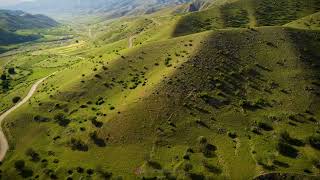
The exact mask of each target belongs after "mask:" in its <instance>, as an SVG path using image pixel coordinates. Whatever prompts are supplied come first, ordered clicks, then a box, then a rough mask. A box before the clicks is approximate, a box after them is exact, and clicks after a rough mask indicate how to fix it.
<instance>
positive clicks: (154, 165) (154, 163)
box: [147, 160, 162, 170]
mask: <svg viewBox="0 0 320 180" xmlns="http://www.w3.org/2000/svg"><path fill="white" fill-rule="evenodd" d="M147 165H148V166H149V167H151V168H153V169H157V170H160V169H162V166H161V164H160V163H158V162H157V161H154V160H148V161H147Z"/></svg>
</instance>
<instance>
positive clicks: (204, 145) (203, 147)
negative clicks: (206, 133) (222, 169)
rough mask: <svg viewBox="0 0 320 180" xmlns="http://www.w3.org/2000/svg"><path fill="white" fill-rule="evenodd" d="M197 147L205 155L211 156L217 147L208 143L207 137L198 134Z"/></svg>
mask: <svg viewBox="0 0 320 180" xmlns="http://www.w3.org/2000/svg"><path fill="white" fill-rule="evenodd" d="M198 147H199V151H200V152H202V153H203V155H204V156H205V157H207V158H212V157H214V156H215V153H214V151H216V150H217V147H216V146H214V145H212V144H209V143H208V140H207V138H205V137H203V136H200V137H199V138H198Z"/></svg>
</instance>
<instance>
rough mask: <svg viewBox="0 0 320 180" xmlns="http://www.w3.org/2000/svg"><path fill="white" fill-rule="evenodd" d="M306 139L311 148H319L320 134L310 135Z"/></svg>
mask: <svg viewBox="0 0 320 180" xmlns="http://www.w3.org/2000/svg"><path fill="white" fill-rule="evenodd" d="M308 141H309V143H310V145H311V146H312V147H313V148H315V149H318V150H320V135H315V136H310V137H309V138H308Z"/></svg>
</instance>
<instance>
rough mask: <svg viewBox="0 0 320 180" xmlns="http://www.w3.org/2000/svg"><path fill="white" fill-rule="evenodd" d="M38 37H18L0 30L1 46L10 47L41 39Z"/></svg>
mask: <svg viewBox="0 0 320 180" xmlns="http://www.w3.org/2000/svg"><path fill="white" fill-rule="evenodd" d="M39 38H40V37H39V36H38V35H27V36H26V35H18V34H15V33H12V32H8V31H5V30H3V29H1V28H0V45H10V44H17V43H23V42H28V41H33V40H36V39H39Z"/></svg>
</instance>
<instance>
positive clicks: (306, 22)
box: [284, 12, 320, 30]
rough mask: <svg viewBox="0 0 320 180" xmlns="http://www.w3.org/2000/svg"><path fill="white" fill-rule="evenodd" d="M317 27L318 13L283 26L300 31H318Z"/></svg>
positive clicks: (319, 13)
mask: <svg viewBox="0 0 320 180" xmlns="http://www.w3.org/2000/svg"><path fill="white" fill-rule="evenodd" d="M319 25H320V12H318V13H315V14H312V15H310V16H307V17H304V18H301V19H298V20H296V21H293V22H290V23H288V24H286V25H284V26H286V27H294V28H300V29H311V30H319V29H320V27H319Z"/></svg>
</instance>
